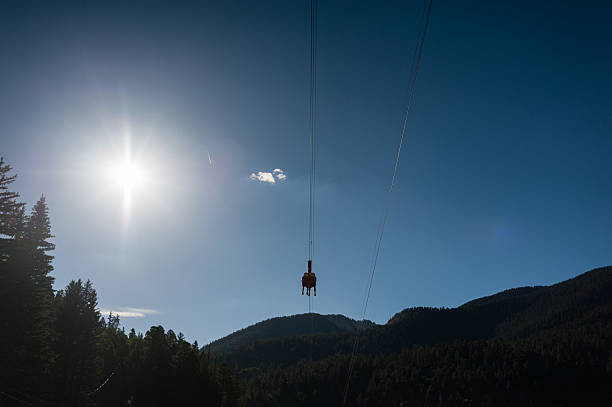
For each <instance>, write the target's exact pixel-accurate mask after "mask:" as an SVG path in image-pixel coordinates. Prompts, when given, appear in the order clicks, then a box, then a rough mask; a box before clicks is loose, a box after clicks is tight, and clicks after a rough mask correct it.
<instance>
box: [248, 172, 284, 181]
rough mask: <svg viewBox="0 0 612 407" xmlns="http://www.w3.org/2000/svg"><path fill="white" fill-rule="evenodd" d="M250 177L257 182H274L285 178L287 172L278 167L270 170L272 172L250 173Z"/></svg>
mask: <svg viewBox="0 0 612 407" xmlns="http://www.w3.org/2000/svg"><path fill="white" fill-rule="evenodd" d="M249 178H250V179H252V180H253V181H259V182H267V183H269V184H275V183H276V180H279V181H284V180H286V179H287V174H285V171H284V170H281V169H280V168H275V169H274V170H272V172H268V171H259V172H257V173H255V172H254V173H252V174H251V175H250V176H249Z"/></svg>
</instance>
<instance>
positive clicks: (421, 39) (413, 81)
mask: <svg viewBox="0 0 612 407" xmlns="http://www.w3.org/2000/svg"><path fill="white" fill-rule="evenodd" d="M432 2H433V0H429V2H428V4H427V11H426V13H425V24H424V26H423V31H422V33H421V34H420V35H419V36H418V37H417V48H416V49H417V53H416V62H415V65H414V70H413V71H412V78H411V80H410V90H409V96H408V105H407V107H406V112H405V114H404V120H403V123H402V131H401V134H400V141H399V145H398V147H397V152H396V154H395V164H394V166H393V175H392V176H391V184H390V185H389V190H388V192H387V200H386V205H385V211H384V216H383V220H382V225H381V226H380V230H379V232H378V235H377V239H376V252H375V255H374V261H373V263H372V269H371V270H370V275H369V279H368V286H367V287H368V288H367V292H366V296H365V299H364V302H363V306H362V309H361V320H362V321H363V320H365V314H366V310H367V308H368V302H369V300H370V293H371V291H372V282H373V281H374V273H375V272H376V264H377V263H378V257H379V255H380V247H381V245H382V239H383V235H384V233H385V225H386V224H387V218H388V217H389V208H390V206H391V197H392V194H393V186H394V185H395V179H396V176H397V168H398V166H399V160H400V155H401V152H402V146H403V144H404V136H405V135H406V125H407V123H408V114H409V113H410V110H411V108H412V103H413V100H414V90H415V84H416V79H417V75H418V72H419V65H420V63H421V56H422V55H423V45H424V44H425V37H426V34H427V28H428V26H429V19H430V16H431V5H432ZM358 347H359V327H358V328H357V331H356V333H355V341H354V342H353V349H352V352H351V358H350V360H349V368H348V374H347V378H346V386H345V388H344V397H343V400H342V405H345V404H346V400H347V398H348V393H349V388H350V382H351V375H352V373H353V367H354V364H355V354H356V353H357V348H358Z"/></svg>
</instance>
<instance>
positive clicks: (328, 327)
mask: <svg viewBox="0 0 612 407" xmlns="http://www.w3.org/2000/svg"><path fill="white" fill-rule="evenodd" d="M375 326H376V324H374V323H373V322H371V321H355V320H353V319H350V318H347V317H345V316H344V315H321V314H316V313H312V314H298V315H292V316H288V317H278V318H270V319H267V320H265V321H261V322H258V323H256V324H254V325H251V326H249V327H247V328H244V329H241V330H239V331H236V332H234V333H232V334H230V335H228V336H225V337H223V338H221V339H218V340H216V341H214V342H212V343H210V344H209V345H208V346H207V347H206V348H205V350H208V349H209V348H210V351H211V352H212V353H214V354H219V353H223V352H227V351H230V350H231V349H234V348H239V347H241V346H251V345H252V344H254V343H255V342H260V341H266V340H273V339H281V338H288V337H302V336H305V335H310V334H311V333H312V334H314V335H327V334H340V333H346V332H355V330H357V329H358V328H364V329H368V328H372V327H375Z"/></svg>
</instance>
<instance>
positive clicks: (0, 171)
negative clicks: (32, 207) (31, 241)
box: [0, 157, 25, 264]
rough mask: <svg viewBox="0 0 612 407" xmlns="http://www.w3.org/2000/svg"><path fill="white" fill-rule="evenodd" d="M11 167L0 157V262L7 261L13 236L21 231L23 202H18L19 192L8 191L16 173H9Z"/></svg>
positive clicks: (15, 177)
mask: <svg viewBox="0 0 612 407" xmlns="http://www.w3.org/2000/svg"><path fill="white" fill-rule="evenodd" d="M11 171H12V168H11V166H10V165H8V164H6V163H5V162H4V158H3V157H0V264H2V263H3V262H5V261H7V260H8V258H9V257H10V254H11V246H12V243H13V240H14V239H15V237H17V236H18V235H19V233H20V232H22V231H23V228H22V227H21V226H22V225H23V222H24V206H25V205H24V204H23V203H22V202H19V201H18V199H19V194H18V193H16V192H12V191H9V189H8V188H9V185H10V184H12V183H13V182H15V179H17V174H13V175H10V172H11Z"/></svg>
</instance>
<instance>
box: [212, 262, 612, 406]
mask: <svg viewBox="0 0 612 407" xmlns="http://www.w3.org/2000/svg"><path fill="white" fill-rule="evenodd" d="M354 339H355V335H350V334H341V335H317V336H315V337H314V338H312V345H311V338H292V339H279V340H277V341H266V342H263V343H255V344H252V345H250V346H248V347H246V346H245V347H243V348H241V349H234V350H233V351H231V352H228V353H227V354H226V355H224V358H225V360H227V361H229V362H231V363H233V364H234V365H235V366H236V367H237V368H239V369H241V374H242V375H243V376H244V377H246V381H247V383H248V385H247V391H246V395H245V398H246V404H247V405H250V406H258V405H262V406H263V405H271V404H278V405H286V404H287V403H289V400H296V397H297V399H298V400H299V401H298V402H297V403H296V404H297V405H309V404H310V403H314V404H316V405H339V404H342V402H343V396H344V388H345V385H346V382H347V372H348V370H349V368H348V366H349V361H350V356H349V355H350V354H351V349H352V346H353V343H354ZM311 346H312V347H311ZM353 362H354V367H353V369H352V377H351V380H350V382H349V383H350V386H349V392H348V393H347V405H372V406H376V405H394V406H395V405H397V406H399V405H415V406H433V405H452V406H464V405H472V406H473V405H482V406H486V405H516V406H519V405H529V404H531V405H609V403H611V402H612V267H603V268H599V269H595V270H592V271H589V272H587V273H584V274H582V275H580V276H578V277H576V278H573V279H571V280H567V281H564V282H562V283H559V284H555V285H553V286H550V287H523V288H517V289H512V290H507V291H504V292H501V293H498V294H495V295H492V296H489V297H484V298H480V299H477V300H474V301H470V302H468V303H466V304H464V305H462V306H460V307H457V308H452V309H448V308H410V309H406V310H404V311H402V312H400V313H398V314H396V315H395V316H394V317H393V318H391V319H390V320H389V322H388V323H387V324H386V325H384V326H379V327H374V328H372V329H368V330H365V331H363V332H361V333H360V335H359V348H358V352H357V356H356V357H355V359H354V361H353ZM351 389H352V390H351ZM296 395H297V396H296Z"/></svg>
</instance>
